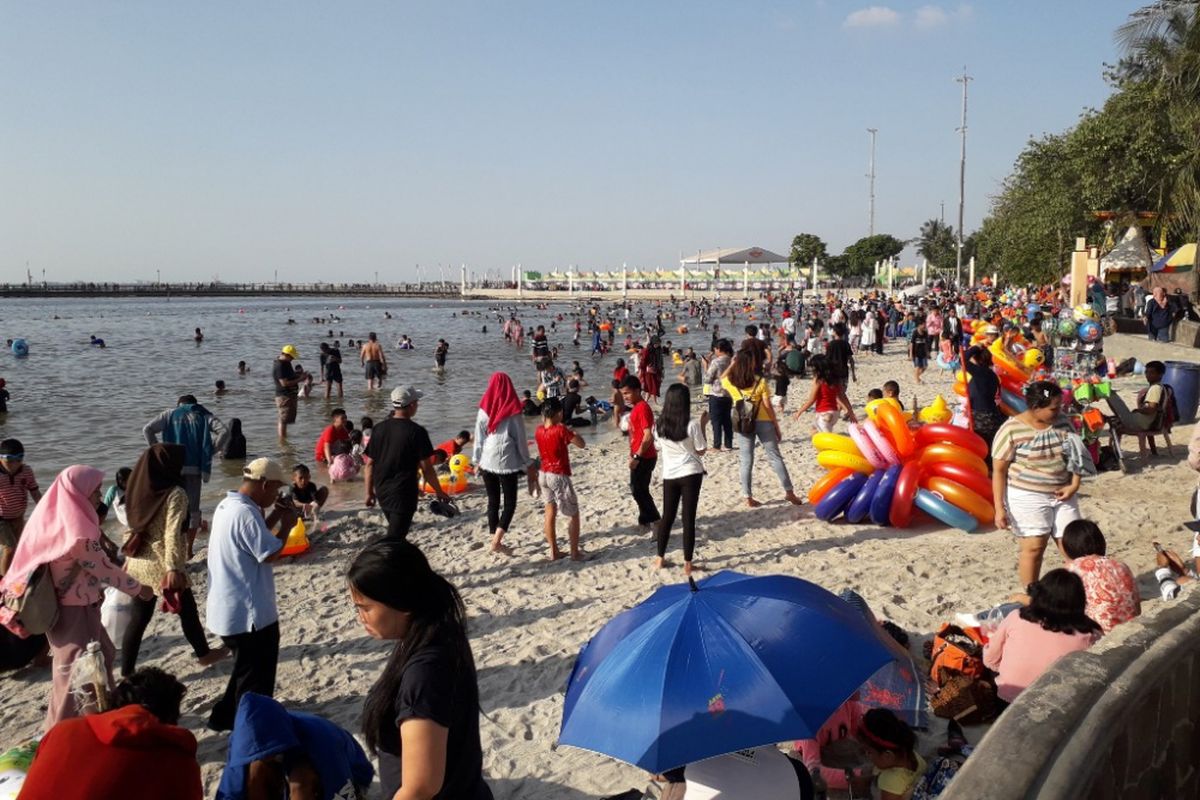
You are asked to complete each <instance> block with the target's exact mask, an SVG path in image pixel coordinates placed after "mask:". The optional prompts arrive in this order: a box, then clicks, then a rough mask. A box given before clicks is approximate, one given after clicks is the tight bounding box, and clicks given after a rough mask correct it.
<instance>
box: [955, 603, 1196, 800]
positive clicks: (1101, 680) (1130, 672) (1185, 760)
mask: <svg viewBox="0 0 1200 800" xmlns="http://www.w3.org/2000/svg"><path fill="white" fill-rule="evenodd" d="M1198 611H1200V591H1191V592H1189V593H1187V594H1186V595H1184V596H1183V597H1182V598H1180V599H1179V600H1176V601H1175V602H1173V603H1169V604H1165V605H1163V606H1162V607H1160V608H1159V609H1157V610H1156V613H1154V614H1153V615H1152V616H1148V617H1143V618H1140V619H1139V620H1135V621H1133V622H1129V623H1126V625H1123V626H1120V627H1119V628H1118V629H1117V630H1116V631H1114V632H1113V633H1112V634H1110V636H1109V637H1106V640H1102V641H1101V642H1099V643H1098V644H1097V645H1096V646H1095V647H1093V648H1092V649H1091V650H1088V651H1086V652H1083V653H1072V654H1071V655H1069V656H1067V657H1065V658H1063V659H1062V660H1060V661H1059V662H1058V663H1057V664H1055V665H1054V668H1053V669H1051V670H1050V671H1049V672H1047V673H1046V674H1045V675H1043V676H1042V677H1041V678H1040V679H1039V680H1038V681H1037V682H1036V683H1035V684H1033V685H1032V686H1030V687H1029V688H1028V689H1026V690H1025V691H1024V692H1023V693H1022V694H1021V695H1020V697H1018V698H1017V701H1016V702H1015V703H1013V704H1012V706H1010V707H1009V708H1008V710H1007V711H1005V712H1004V714H1003V715H1001V717H1000V719H999V720H998V721H997V722H996V724H995V725H993V727H992V729H991V730H990V731H989V732H988V733H987V735H986V736H984V738H983V741H981V742H980V744H979V747H978V748H976V750H975V752H974V754H972V755H971V757H970V758H969V759H967V762H966V765H965V766H964V767H963V769H962V771H961V772H960V773H959V774H958V776H957V777H956V778H955V779H954V781H953V782H952V783H951V784H950V786H949V788H948V789H947V791H946V792H945V793H944V794H943V795H942V797H944V798H945V799H946V800H968V799H969V800H979V798H988V800H1019V799H1020V800H1024V799H1025V798H1039V799H1040V800H1068V799H1070V800H1074V799H1075V798H1097V800H1108V798H1113V799H1114V800H1115V799H1116V798H1122V799H1123V800H1129V799H1133V798H1146V799H1147V800H1150V798H1190V797H1200V614H1198V613H1197V612H1198ZM1127 626H1131V627H1128V629H1126V628H1127Z"/></svg>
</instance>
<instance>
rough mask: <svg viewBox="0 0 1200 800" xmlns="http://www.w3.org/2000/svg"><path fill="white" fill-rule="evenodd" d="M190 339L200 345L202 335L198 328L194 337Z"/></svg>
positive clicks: (202, 338) (202, 339)
mask: <svg viewBox="0 0 1200 800" xmlns="http://www.w3.org/2000/svg"><path fill="white" fill-rule="evenodd" d="M192 339H193V340H195V342H196V344H200V343H201V342H203V341H204V334H203V333H201V332H200V329H199V328H196V335H195V336H193V337H192Z"/></svg>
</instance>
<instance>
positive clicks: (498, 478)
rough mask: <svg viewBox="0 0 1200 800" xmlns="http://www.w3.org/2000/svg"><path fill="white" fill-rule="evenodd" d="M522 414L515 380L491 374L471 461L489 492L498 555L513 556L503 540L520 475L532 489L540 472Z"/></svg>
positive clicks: (514, 506) (491, 530)
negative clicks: (531, 453)
mask: <svg viewBox="0 0 1200 800" xmlns="http://www.w3.org/2000/svg"><path fill="white" fill-rule="evenodd" d="M560 374H561V373H560ZM523 411H524V404H523V403H522V402H521V400H520V398H518V397H517V390H516V389H515V388H513V382H512V378H510V377H508V375H507V374H506V373H504V372H495V373H492V377H491V380H490V381H488V387H487V391H485V392H484V393H483V397H482V398H481V399H480V401H479V413H478V415H477V416H476V418H475V437H474V438H475V448H474V452H473V453H472V458H471V460H472V461H474V462H475V465H476V466H477V467H478V468H479V475H480V477H481V478H482V479H483V485H484V488H486V489H487V496H488V504H487V519H488V532H489V533H491V534H492V535H493V538H492V552H495V553H505V554H511V552H512V551H511V549H510V548H509V547H508V546H507V545H505V544H504V541H503V540H504V534H505V533H507V532H508V526H509V525H510V524H512V518H513V514H515V513H516V510H517V482H518V480H520V477H521V473H522V472H524V473H525V475H526V477H527V479H528V480H529V485H530V486H531V487H533V486H536V485H537V484H536V481H537V468H536V467H534V462H533V459H532V458H530V457H529V441H528V435H527V434H526V432H525V419H524V417H523V415H522V412H523ZM531 491H532V488H531ZM502 500H503V507H502V506H501V501H502Z"/></svg>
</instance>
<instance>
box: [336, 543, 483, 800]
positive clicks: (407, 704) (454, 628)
mask: <svg viewBox="0 0 1200 800" xmlns="http://www.w3.org/2000/svg"><path fill="white" fill-rule="evenodd" d="M347 579H348V582H349V584H350V599H351V600H352V601H353V602H354V607H355V609H356V610H357V612H358V620H359V622H360V623H361V624H362V626H363V628H364V629H365V630H366V632H367V634H368V635H369V636H371V637H372V638H375V639H384V640H387V641H394V642H395V643H396V645H395V647H394V648H393V650H392V654H391V656H390V657H389V658H388V660H387V664H386V665H385V666H384V668H383V674H382V675H380V676H379V680H378V681H377V682H376V683H375V685H374V686H373V687H371V691H370V693H369V694H368V695H367V701H366V704H365V705H364V707H363V715H362V716H363V736H364V738H365V739H366V744H367V748H368V749H369V750H370V751H371V752H372V753H375V754H376V755H377V756H378V757H379V782H380V783H381V784H382V788H383V793H382V796H383V797H388V798H391V797H397V796H399V797H445V798H455V800H491V797H492V792H491V790H490V789H489V788H488V786H487V783H485V782H484V780H483V749H482V746H481V744H480V740H479V682H478V679H477V677H476V674H475V659H474V656H473V655H472V654H471V645H470V643H469V642H468V641H467V631H466V611H465V609H464V608H463V602H462V598H461V597H460V596H459V594H458V591H457V590H456V589H455V588H454V587H453V586H451V585H450V583H449V582H448V581H447V580H446V579H445V578H443V577H442V576H441V575H438V574H437V573H436V572H434V571H433V569H432V568H430V566H429V562H428V561H426V560H425V556H424V555H422V553H421V551H420V550H419V549H417V548H416V547H415V546H413V545H411V544H409V543H407V542H403V541H396V540H389V539H381V540H378V541H376V542H373V543H371V544H369V545H367V547H366V549H364V550H363V551H362V552H361V553H359V554H358V557H357V558H355V559H354V563H353V564H351V565H350V571H349V574H348V575H347ZM402 766H403V770H401V767H402Z"/></svg>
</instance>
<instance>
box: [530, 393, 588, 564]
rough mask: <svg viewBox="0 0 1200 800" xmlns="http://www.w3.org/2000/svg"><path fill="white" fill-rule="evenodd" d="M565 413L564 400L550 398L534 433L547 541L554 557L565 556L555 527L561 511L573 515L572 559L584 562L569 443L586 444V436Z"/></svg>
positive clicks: (570, 530) (570, 527) (570, 529)
mask: <svg viewBox="0 0 1200 800" xmlns="http://www.w3.org/2000/svg"><path fill="white" fill-rule="evenodd" d="M562 416H563V411H562V401H561V400H559V399H558V398H557V397H548V398H546V402H545V403H543V404H542V425H541V427H540V428H538V429H537V432H536V433H535V434H534V438H535V439H536V440H537V448H538V455H539V456H541V460H542V466H541V472H540V473H539V474H538V485H539V486H540V487H541V490H542V499H543V501H544V502H545V504H546V541H547V542H548V543H549V544H550V560H551V561H557V560H558V559H560V558H562V553H560V552H559V550H558V536H557V532H556V530H555V522H556V521H557V517H558V514H559V512H562V513H563V514H564V515H565V516H567V517H569V518H570V522H569V524H568V525H567V538H568V539H569V540H570V542H571V560H572V561H582V560H583V551H581V550H580V549H579V500H578V499H577V498H576V496H575V487H574V486H573V485H572V483H571V456H570V454H569V453H568V451H567V448H568V446H569V445H575V446H576V447H584V446H585V445H584V442H583V437H581V436H580V435H579V434H578V433H576V432H575V429H574V428H570V427H567V426H566V425H563V422H562Z"/></svg>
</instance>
